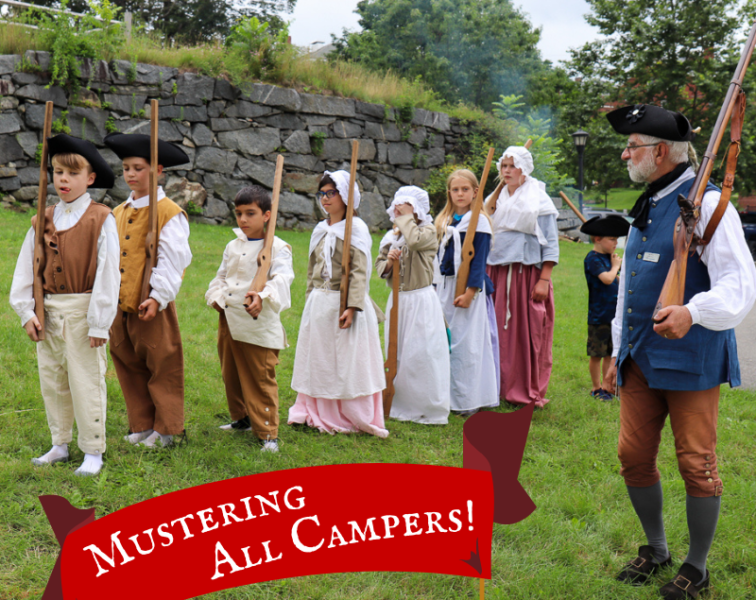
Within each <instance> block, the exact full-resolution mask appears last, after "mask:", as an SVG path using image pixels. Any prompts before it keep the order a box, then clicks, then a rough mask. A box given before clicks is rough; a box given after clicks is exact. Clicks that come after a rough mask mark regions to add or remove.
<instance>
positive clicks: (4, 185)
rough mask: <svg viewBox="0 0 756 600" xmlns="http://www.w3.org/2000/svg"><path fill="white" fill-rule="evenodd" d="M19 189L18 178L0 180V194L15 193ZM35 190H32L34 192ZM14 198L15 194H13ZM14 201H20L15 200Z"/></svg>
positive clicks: (19, 181) (19, 182)
mask: <svg viewBox="0 0 756 600" xmlns="http://www.w3.org/2000/svg"><path fill="white" fill-rule="evenodd" d="M20 187H21V180H20V179H19V178H18V177H3V178H1V179H0V192H15V191H16V190H18V189H19V188H20ZM36 189H37V188H34V190H36ZM14 197H16V196H15V194H14ZM16 200H21V198H17V197H16Z"/></svg>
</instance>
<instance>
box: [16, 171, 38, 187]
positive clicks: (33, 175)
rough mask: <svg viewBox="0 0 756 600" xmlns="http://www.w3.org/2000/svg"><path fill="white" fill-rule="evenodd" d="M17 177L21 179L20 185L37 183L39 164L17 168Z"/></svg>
mask: <svg viewBox="0 0 756 600" xmlns="http://www.w3.org/2000/svg"><path fill="white" fill-rule="evenodd" d="M18 178H19V179H20V180H21V185H34V184H37V185H39V166H35V167H24V168H23V169H19V170H18Z"/></svg>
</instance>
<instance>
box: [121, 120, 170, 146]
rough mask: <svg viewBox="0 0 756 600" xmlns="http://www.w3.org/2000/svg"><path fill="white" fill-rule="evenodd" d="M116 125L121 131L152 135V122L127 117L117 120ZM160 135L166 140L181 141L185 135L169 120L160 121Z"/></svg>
mask: <svg viewBox="0 0 756 600" xmlns="http://www.w3.org/2000/svg"><path fill="white" fill-rule="evenodd" d="M116 126H117V127H118V130H119V131H120V132H121V133H143V134H145V135H150V122H149V121H146V120H144V121H142V120H136V119H127V120H126V121H116ZM158 137H159V138H160V139H161V140H164V141H166V142H181V140H183V139H184V136H183V135H182V134H181V132H180V131H179V130H178V129H177V128H176V125H174V124H173V123H171V122H169V121H159V122H158Z"/></svg>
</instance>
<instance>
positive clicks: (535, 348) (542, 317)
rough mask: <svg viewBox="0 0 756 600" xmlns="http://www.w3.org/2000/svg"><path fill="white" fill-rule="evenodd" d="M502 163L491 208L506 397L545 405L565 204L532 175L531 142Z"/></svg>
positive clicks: (491, 259)
mask: <svg viewBox="0 0 756 600" xmlns="http://www.w3.org/2000/svg"><path fill="white" fill-rule="evenodd" d="M497 170H498V171H499V175H500V177H501V183H500V184H499V185H498V187H497V188H496V190H494V192H493V194H491V196H489V197H488V198H487V199H486V204H485V207H486V211H487V212H488V214H489V215H491V220H492V222H493V232H494V243H493V248H492V249H491V252H490V254H489V255H488V275H489V276H490V277H491V280H492V281H493V284H494V289H495V292H494V306H495V308H496V320H497V327H498V334H499V350H500V351H499V356H500V363H501V397H502V398H503V399H505V400H507V401H508V402H511V403H513V404H529V403H531V402H534V403H535V405H536V407H539V408H542V407H543V406H544V405H545V404H546V403H547V402H548V400H547V399H546V390H547V389H548V386H549V377H550V376H551V365H552V354H551V345H552V341H553V338H554V287H553V285H552V283H551V270H552V269H553V267H554V265H556V264H557V263H558V262H559V235H558V231H557V226H556V216H557V210H556V208H555V207H554V203H553V202H552V201H551V198H549V196H548V194H546V191H545V186H544V184H543V183H541V182H540V181H538V180H537V179H535V178H534V177H532V175H531V173H532V172H533V156H532V155H531V154H530V152H529V151H528V150H527V149H525V148H524V147H522V146H511V147H509V148H507V149H506V150H505V151H504V154H503V155H502V156H501V158H500V159H499V162H498V163H497Z"/></svg>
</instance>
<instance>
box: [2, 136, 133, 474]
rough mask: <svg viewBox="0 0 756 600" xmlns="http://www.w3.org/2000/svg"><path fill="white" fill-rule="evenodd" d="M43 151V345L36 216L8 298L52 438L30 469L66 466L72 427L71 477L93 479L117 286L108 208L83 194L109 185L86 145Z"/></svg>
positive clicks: (57, 145)
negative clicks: (32, 354)
mask: <svg viewBox="0 0 756 600" xmlns="http://www.w3.org/2000/svg"><path fill="white" fill-rule="evenodd" d="M48 148H49V157H50V160H51V164H52V167H53V183H54V185H55V191H56V193H57V194H58V197H59V198H60V201H59V202H58V203H57V204H56V205H55V206H50V207H48V208H47V209H46V210H45V233H44V236H45V267H44V271H43V274H42V287H43V290H44V293H45V296H44V303H45V306H44V309H45V327H44V340H41V341H40V338H39V332H41V331H42V325H41V324H40V322H39V320H38V319H37V317H36V315H35V312H34V309H35V304H34V247H35V241H36V240H35V237H36V231H35V225H36V222H37V217H36V216H35V217H34V218H33V219H32V226H31V229H29V231H28V233H27V234H26V239H25V240H24V243H23V246H22V247H21V253H20V254H19V257H18V262H17V263H16V271H15V273H14V274H13V283H12V284H11V291H10V303H11V306H12V307H13V310H15V311H16V314H18V316H19V317H20V318H21V323H22V325H23V326H24V328H25V329H26V333H27V335H28V336H29V338H30V339H31V340H32V341H33V342H37V361H38V363H39V382H40V387H41V388H42V398H43V399H44V402H45V412H46V413H47V422H48V425H49V426H50V432H51V433H52V443H53V447H52V449H51V450H50V451H49V452H47V454H44V455H42V456H40V457H39V458H34V459H32V462H33V463H34V464H35V465H37V466H45V465H52V464H55V463H58V462H67V461H68V444H69V443H70V442H71V440H72V434H73V423H74V419H75V420H76V426H77V428H78V430H79V438H78V446H79V448H80V449H81V451H82V452H84V462H83V463H82V465H81V466H80V467H79V468H78V469H76V471H75V474H76V475H81V476H86V475H97V473H99V472H100V469H101V468H102V455H103V453H104V452H105V414H106V409H107V389H106V387H105V371H106V370H107V354H106V351H105V344H106V342H107V341H108V329H109V328H110V324H111V323H112V322H113V318H114V317H115V313H116V300H117V298H118V285H119V283H120V280H121V278H120V274H119V272H118V234H117V232H116V225H115V220H114V219H113V216H112V214H111V212H110V209H109V208H108V207H107V206H105V205H103V204H98V203H96V202H93V201H92V199H91V197H90V196H89V194H88V193H87V188H111V187H113V183H114V179H115V178H114V176H113V171H112V170H111V169H110V167H109V166H108V165H107V163H106V162H105V160H104V159H103V158H102V156H100V154H99V153H98V152H97V148H95V146H94V144H92V143H91V142H87V141H84V140H80V139H77V138H73V137H71V136H68V135H66V134H60V135H58V136H56V137H53V138H49V139H48Z"/></svg>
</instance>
